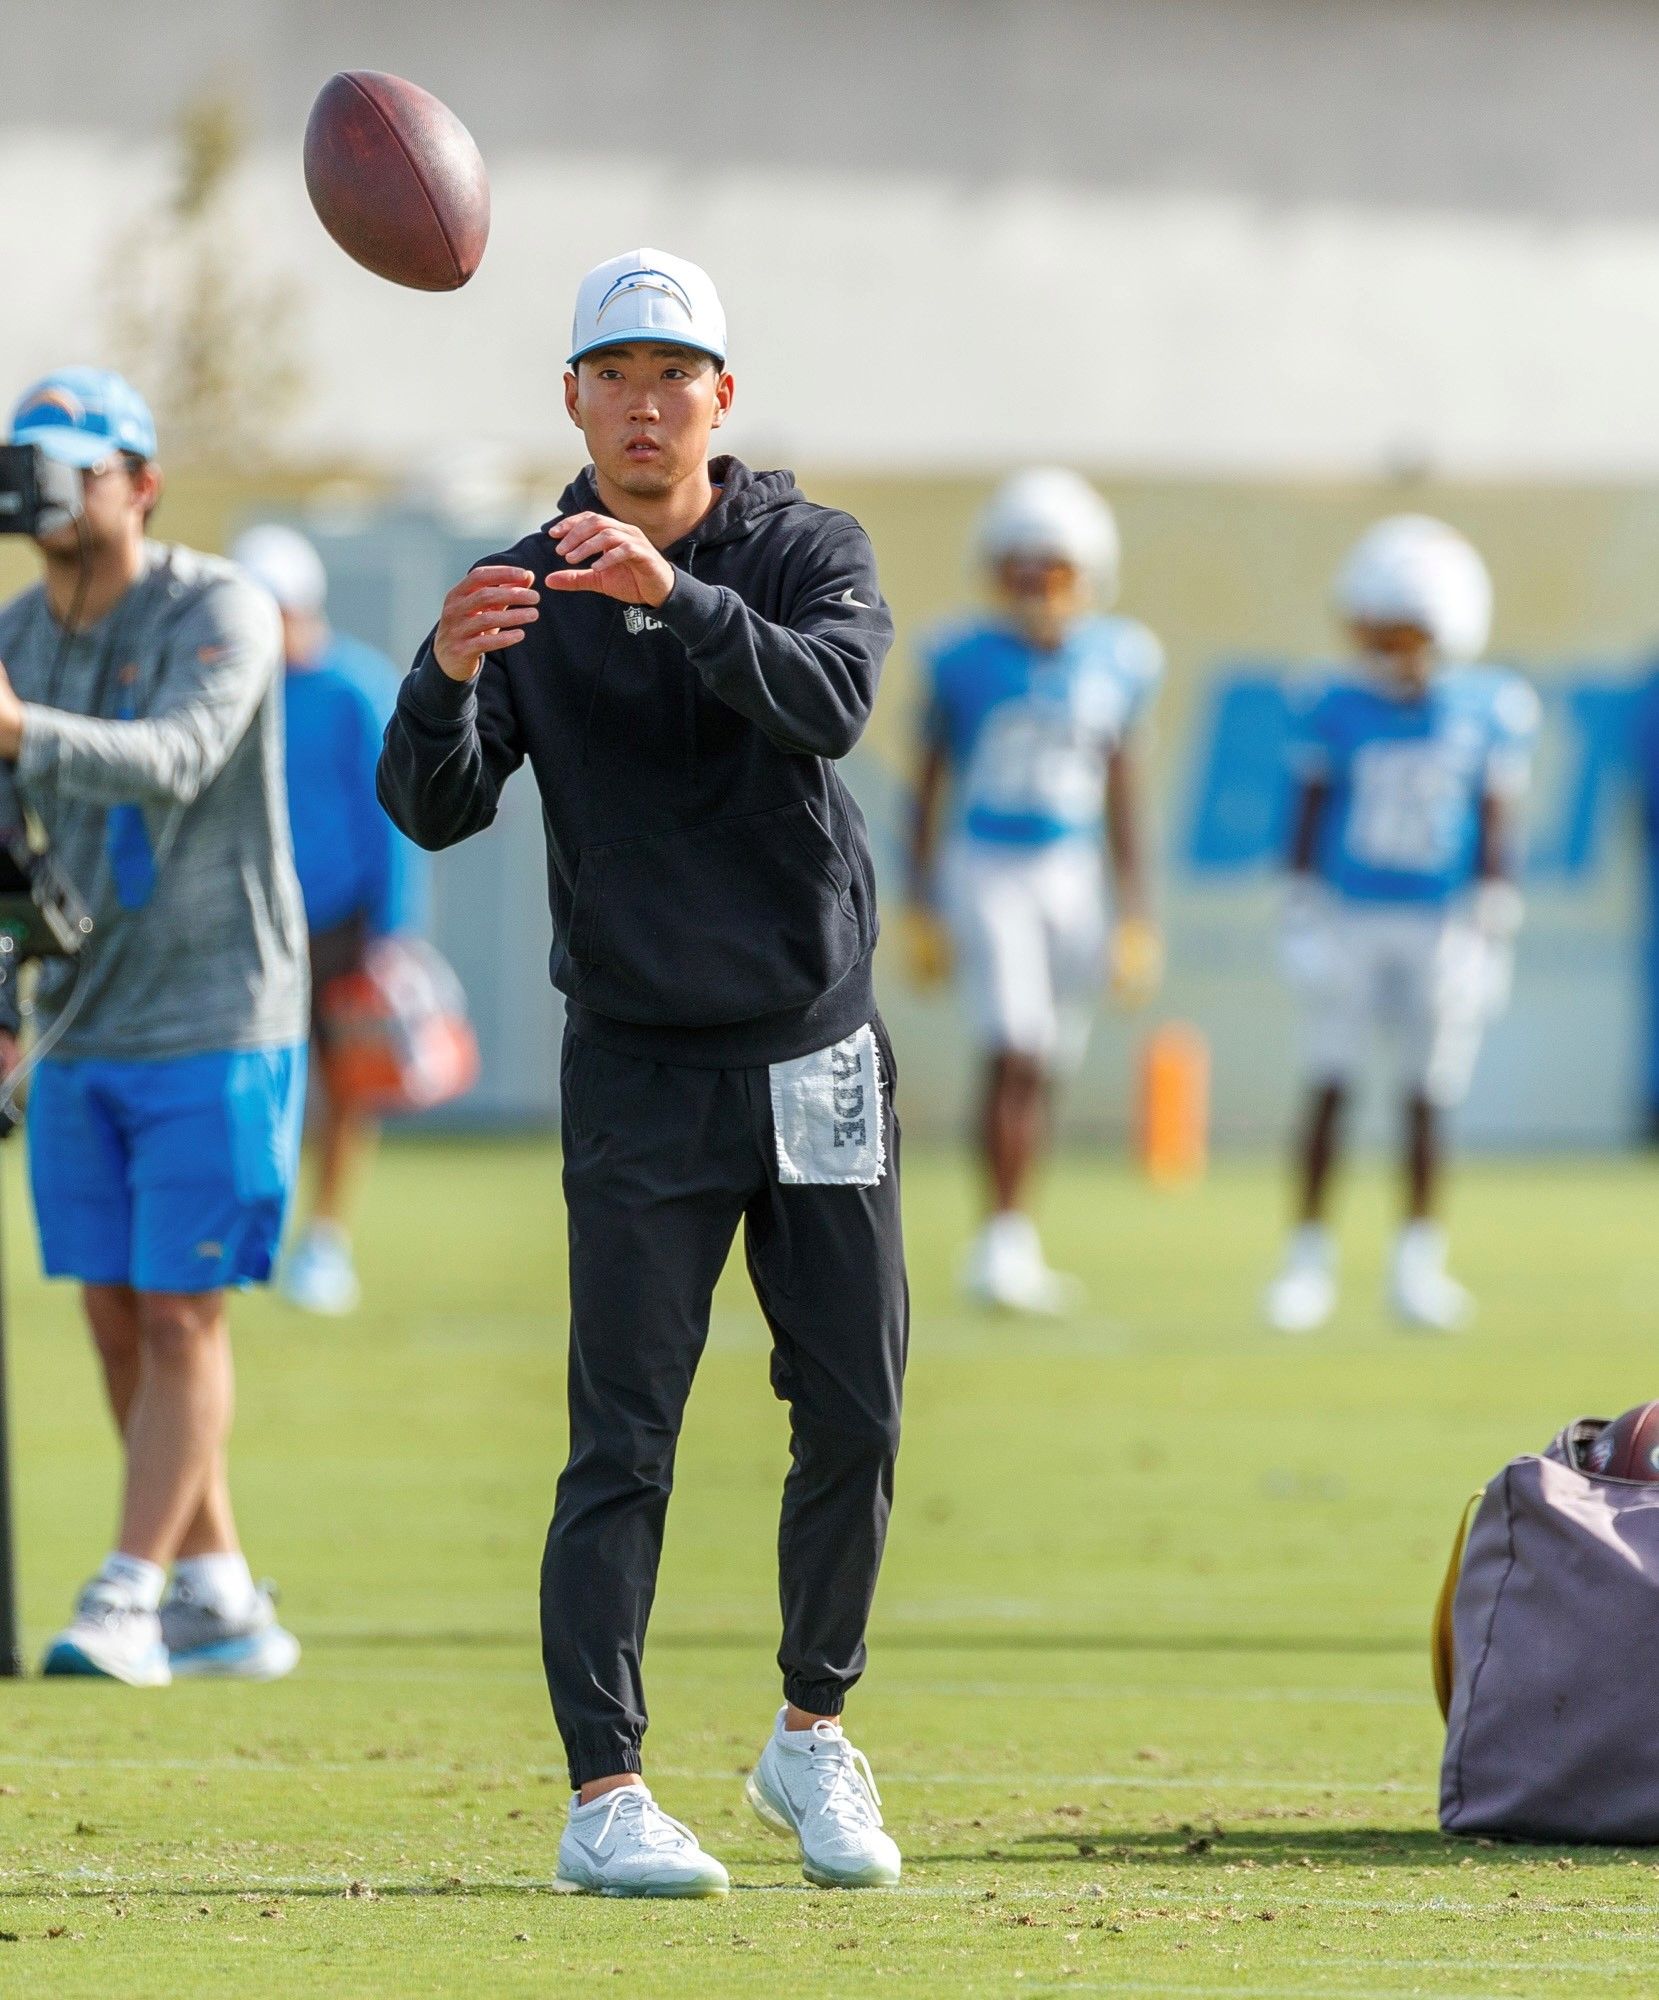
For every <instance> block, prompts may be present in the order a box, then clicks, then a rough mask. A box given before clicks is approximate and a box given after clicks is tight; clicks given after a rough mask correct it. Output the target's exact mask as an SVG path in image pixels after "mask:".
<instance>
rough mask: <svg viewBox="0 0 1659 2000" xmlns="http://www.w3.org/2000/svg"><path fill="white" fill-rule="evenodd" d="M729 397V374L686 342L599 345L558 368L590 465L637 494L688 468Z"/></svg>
mask: <svg viewBox="0 0 1659 2000" xmlns="http://www.w3.org/2000/svg"><path fill="white" fill-rule="evenodd" d="M731 402H732V378H731V376H730V375H728V374H727V373H726V371H725V370H724V369H723V368H721V367H720V365H719V364H718V363H717V362H716V361H714V360H713V359H712V358H711V357H710V356H709V355H707V354H699V353H697V352H696V351H695V350H694V349H692V348H689V347H671V346H667V345H658V344H656V343H647V342H645V341H630V342H627V343H626V344H625V345H622V346H619V347H601V348H598V349H596V350H595V351H594V352H593V353H592V354H584V355H583V356H582V358H581V360H580V361H579V362H578V363H577V364H576V366H575V368H574V369H572V370H570V371H569V372H568V373H567V374H566V376H565V408H566V409H567V410H568V411H569V412H570V418H571V422H572V423H574V424H575V425H576V427H577V428H578V429H579V430H580V431H581V433H582V435H583V437H585V438H586V439H587V445H588V451H589V453H590V455H591V456H592V459H593V463H594V466H595V468H596V470H597V471H598V472H599V474H600V476H601V477H602V478H604V479H606V480H608V481H609V482H610V484H611V485H613V486H615V487H617V488H618V489H619V490H620V491H622V492H624V493H630V494H634V495H636V496H637V497H638V498H640V499H642V500H645V499H653V498H655V497H656V496H657V495H659V494H663V493H670V492H672V491H673V489H674V488H675V487H676V486H678V485H679V484H680V483H681V481H682V480H684V479H687V478H689V477H691V476H692V475H693V474H695V472H696V471H697V468H698V467H699V466H700V465H702V464H703V463H704V462H705V461H706V460H707V458H708V455H709V434H710V432H712V431H715V430H717V429H718V428H719V427H720V425H721V424H723V423H724V422H725V420H726V412H727V410H729V409H730V408H731Z"/></svg>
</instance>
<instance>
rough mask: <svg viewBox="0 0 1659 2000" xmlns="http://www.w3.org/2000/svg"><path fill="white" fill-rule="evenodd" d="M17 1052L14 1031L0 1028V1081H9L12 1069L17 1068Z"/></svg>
mask: <svg viewBox="0 0 1659 2000" xmlns="http://www.w3.org/2000/svg"><path fill="white" fill-rule="evenodd" d="M19 1053H20V1051H19V1049H18V1046H17V1036H16V1034H15V1032H14V1031H13V1030H12V1029H10V1028H0V1083H9V1082H10V1081H11V1076H12V1071H13V1070H15V1069H16V1068H17V1063H18V1056H19Z"/></svg>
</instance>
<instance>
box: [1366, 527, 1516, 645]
mask: <svg viewBox="0 0 1659 2000" xmlns="http://www.w3.org/2000/svg"><path fill="white" fill-rule="evenodd" d="M1336 605H1337V610H1338V612H1339V613H1340V614H1341V616H1342V617H1343V618H1345V619H1348V620H1349V621H1350V622H1352V623H1355V624H1360V625H1414V626H1416V628H1417V629H1418V631H1420V632H1426V633H1427V634H1428V635H1429V637H1430V638H1431V639H1432V640H1433V641H1434V643H1435V647H1436V648H1437V650H1438V651H1439V652H1440V653H1442V654H1443V655H1444V656H1445V657H1446V658H1447V659H1449V660H1473V659H1477V658H1478V657H1479V656H1480V654H1481V653H1482V652H1483V651H1484V650H1485V647H1486V641H1487V639H1488V637H1489V636H1490V633H1491V629H1492V579H1491V577H1490V576H1489V575H1488V574H1487V569H1486V565H1485V563H1483V562H1482V561H1481V559H1480V555H1479V552H1478V551H1477V550H1476V548H1475V546H1474V544H1473V543H1472V542H1469V541H1466V540H1465V539H1464V537H1463V536H1462V535H1460V534H1459V533H1458V532H1457V530H1456V529H1455V528H1449V527H1447V525H1446V523H1445V522H1444V521H1436V520H1433V519H1432V518H1431V517H1430V516H1429V515H1427V514H1391V515H1390V516H1389V517H1388V518H1387V519H1386V520H1383V521H1379V522H1377V524H1376V526H1375V527H1372V528H1368V529H1367V530H1366V531H1365V533H1364V534H1363V535H1361V536H1360V538H1359V540H1358V541H1357V542H1356V543H1355V544H1354V546H1353V548H1352V549H1350V550H1349V552H1348V557H1347V560H1346V561H1345V562H1344V563H1343V565H1342V568H1341V569H1340V570H1339V571H1338V572H1337V579H1336Z"/></svg>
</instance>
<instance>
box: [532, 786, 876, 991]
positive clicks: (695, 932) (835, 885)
mask: <svg viewBox="0 0 1659 2000" xmlns="http://www.w3.org/2000/svg"><path fill="white" fill-rule="evenodd" d="M864 944H865V940H864V937H863V930H862V926H861V924H860V922H859V917H858V908H857V902H856V900H855V897H854V893H853V876H852V871H851V869H850V868H849V867H848V866H847V863H846V860H845V858H844V857H843V855H842V853H841V850H840V849H839V848H838V847H837V846H836V844H835V841H834V840H833V838H832V837H831V835H830V833H829V830H828V828H827V827H826V826H825V825H824V823H823V821H822V820H820V818H819V817H818V815H817V813H816V812H815V811H814V810H813V807H812V805H811V803H810V802H809V801H808V800H805V799H798V800H796V801H795V803H794V804H793V805H787V806H780V807H777V808H775V809H773V810H772V811H770V812H760V813H745V814H743V815H742V816H741V817H739V818H737V819H721V820H711V821H707V822H705V823H704V824H703V825H701V826H692V827H682V828H677V829H675V830H673V831H671V832H668V833H655V834H646V835H643V836H641V837H639V838H636V839H631V840H614V841H608V842H606V843H604V844H602V845H599V846H595V847H589V848H585V849H584V850H583V853H582V860H581V865H580V867H579V868H578V870H577V875H576V890H575V897H574V900H573V903H572V908H571V916H570V939H569V952H570V958H571V963H572V967H573V969H574V972H575V975H576V976H575V978H574V979H573V981H572V984H571V994H572V997H573V998H575V999H577V1000H579V1001H580V1002H581V1003H582V1005H583V1006H584V1007H591V1008H593V1009H594V1011H595V1012H596V1013H600V1014H609V1015H610V1016H612V1017H613V1018H614V1019H616V1020H619V1021H635V1022H639V1023H641V1024H642V1025H647V1026H652V1027H684V1028H699V1027H715V1026H720V1025H724V1024H728V1023H731V1022H736V1021H750V1020H756V1019H759V1018H760V1017H762V1016H764V1015H767V1014H781V1013H784V1012H786V1011H788V1010H789V1009H791V1008H796V1007H804V1006H807V1005H808V1004H809V1003H810V1002H812V1001H813V1000H816V999H817V998H818V997H819V996H820V995H821V994H824V993H827V992H828V991H829V990H830V989H831V988H832V987H834V986H837V985H839V984H840V982H841V980H843V979H844V978H845V977H846V975H847V974H848V973H849V972H850V971H851V970H852V969H853V967H854V966H855V965H856V964H857V963H858V960H859V958H860V956H861V955H862V952H863V950H864Z"/></svg>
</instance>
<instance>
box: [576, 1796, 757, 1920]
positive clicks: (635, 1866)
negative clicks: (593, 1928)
mask: <svg viewBox="0 0 1659 2000" xmlns="http://www.w3.org/2000/svg"><path fill="white" fill-rule="evenodd" d="M553 1886H554V1888H555V1889H557V1890H559V1891H560V1893H561V1894H563V1895H566V1896H724V1895H725V1894H726V1893H727V1891H728V1890H729V1889H730V1888H731V1886H732V1884H731V1877H730V1876H729V1875H727V1873H726V1871H725V1869H724V1868H722V1867H721V1865H720V1863H719V1862H718V1861H716V1860H715V1858H714V1856H713V1855H712V1854H705V1853H704V1852H703V1850H702V1849H701V1848H700V1847H699V1846H698V1845H697V1836H696V1835H695V1834H694V1833H693V1832H692V1831H691V1829H690V1827H688V1826H681V1824H680V1822H679V1821H678V1820H677V1819H670V1818H669V1817H668V1815H667V1813H665V1812H664V1811H663V1809H662V1808H661V1806H659V1805H658V1804H657V1802H656V1800H655V1799H654V1798H652V1796H651V1794H650V1793H649V1792H648V1791H647V1790H646V1788H645V1787H644V1786H643V1785H619V1786H618V1787H617V1788H616V1790H615V1791H614V1792H604V1793H602V1794H601V1795H600V1796H599V1797H598V1798H596V1799H595V1800H593V1802H592V1803H591V1804H589V1805H585V1806H579V1805H577V1804H576V1803H575V1801H574V1800H572V1801H571V1807H570V1818H569V1819H568V1820H567V1821H566V1822H565V1830H564V1833H563V1835H562V1836H561V1838H560V1841H559V1872H558V1874H557V1875H556V1876H555V1877H554V1878H553Z"/></svg>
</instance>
